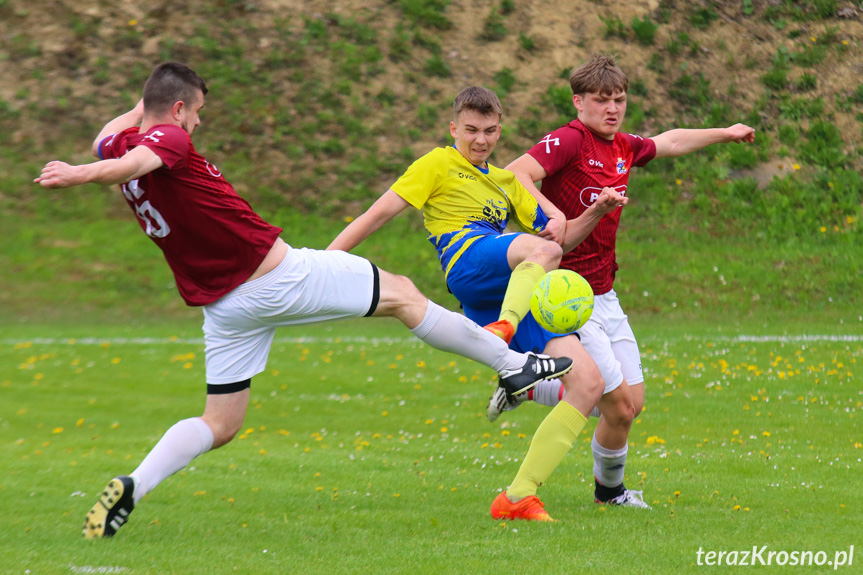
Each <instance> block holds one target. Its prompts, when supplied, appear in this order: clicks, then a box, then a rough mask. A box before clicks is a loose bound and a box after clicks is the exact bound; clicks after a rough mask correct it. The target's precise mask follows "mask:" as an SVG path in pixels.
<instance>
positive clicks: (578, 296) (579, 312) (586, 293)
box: [530, 270, 593, 333]
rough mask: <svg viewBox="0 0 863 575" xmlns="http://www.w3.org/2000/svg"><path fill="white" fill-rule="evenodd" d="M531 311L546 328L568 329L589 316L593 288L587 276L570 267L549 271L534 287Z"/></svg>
mask: <svg viewBox="0 0 863 575" xmlns="http://www.w3.org/2000/svg"><path fill="white" fill-rule="evenodd" d="M530 311H531V313H533V317H534V319H536V322H537V323H538V324H539V325H541V326H542V327H544V328H545V329H547V330H548V331H550V332H552V333H569V332H572V331H575V330H577V329H579V328H580V327H581V326H583V325H584V324H586V323H587V320H589V319H590V314H592V313H593V290H592V289H591V287H590V284H589V283H587V280H585V279H584V278H583V277H581V276H580V275H578V274H577V273H575V272H573V271H570V270H554V271H550V272H548V273H547V274H545V275H544V276H543V277H542V279H541V280H539V282H537V284H536V287H535V288H533V293H532V294H531V296H530Z"/></svg>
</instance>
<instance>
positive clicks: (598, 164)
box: [587, 160, 605, 168]
mask: <svg viewBox="0 0 863 575" xmlns="http://www.w3.org/2000/svg"><path fill="white" fill-rule="evenodd" d="M587 163H588V164H589V165H591V166H596V167H598V168H605V166H604V165H603V164H602V162H600V161H599V160H588V161H587Z"/></svg>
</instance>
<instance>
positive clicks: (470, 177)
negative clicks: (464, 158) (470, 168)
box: [458, 172, 479, 182]
mask: <svg viewBox="0 0 863 575" xmlns="http://www.w3.org/2000/svg"><path fill="white" fill-rule="evenodd" d="M458 177H459V178H461V179H463V180H473V181H474V182H478V181H479V180H477V179H476V176H471V175H470V174H462V173H461V172H459V173H458Z"/></svg>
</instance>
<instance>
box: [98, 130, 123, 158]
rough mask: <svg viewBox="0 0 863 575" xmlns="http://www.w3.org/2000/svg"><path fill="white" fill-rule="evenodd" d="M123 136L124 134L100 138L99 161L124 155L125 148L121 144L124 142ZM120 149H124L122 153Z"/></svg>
mask: <svg viewBox="0 0 863 575" xmlns="http://www.w3.org/2000/svg"><path fill="white" fill-rule="evenodd" d="M125 135H126V133H125V132H121V133H119V134H113V135H111V136H106V137H104V138H102V141H101V142H99V159H100V160H109V159H114V158H120V157H122V156H123V155H125V153H126V150H125V146H123V145H122V144H121V142H123V141H125V137H124V136H125ZM121 147H123V148H124V149H123V150H122V151H120V148H121Z"/></svg>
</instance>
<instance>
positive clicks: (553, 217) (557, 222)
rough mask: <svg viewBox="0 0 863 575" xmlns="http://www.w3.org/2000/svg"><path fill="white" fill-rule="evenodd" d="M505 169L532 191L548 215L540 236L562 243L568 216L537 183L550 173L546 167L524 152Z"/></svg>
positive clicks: (531, 193)
mask: <svg viewBox="0 0 863 575" xmlns="http://www.w3.org/2000/svg"><path fill="white" fill-rule="evenodd" d="M505 169H506V170H509V171H510V172H512V173H513V174H515V177H516V179H517V180H518V181H519V182H520V183H521V185H522V186H524V187H525V189H526V190H527V191H528V192H530V195H532V196H533V197H534V198H536V203H538V204H539V207H541V208H542V211H543V212H545V215H546V216H548V224H546V226H545V229H544V230H543V231H541V232H540V233H539V234H538V235H539V237H541V238H545V239H547V240H551V241H553V242H557V243H562V242H563V240H564V236H565V235H566V216H565V215H563V212H562V211H560V210H559V209H557V207H556V206H555V205H554V204H552V203H551V202H550V201H549V200H548V198H546V197H545V196H544V195H542V192H540V191H539V188H537V187H536V183H535V182H541V181H542V180H544V179H545V177H546V176H547V175H548V174H547V173H546V171H545V168H543V167H542V166H541V165H540V163H539V162H537V161H536V159H535V158H534V157H533V156H531V155H530V154H524V155H522V156H521V157H520V158H517V159H516V160H514V161H513V162H512V163H510V164H509V165H508V166H507V167H506V168H505Z"/></svg>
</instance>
